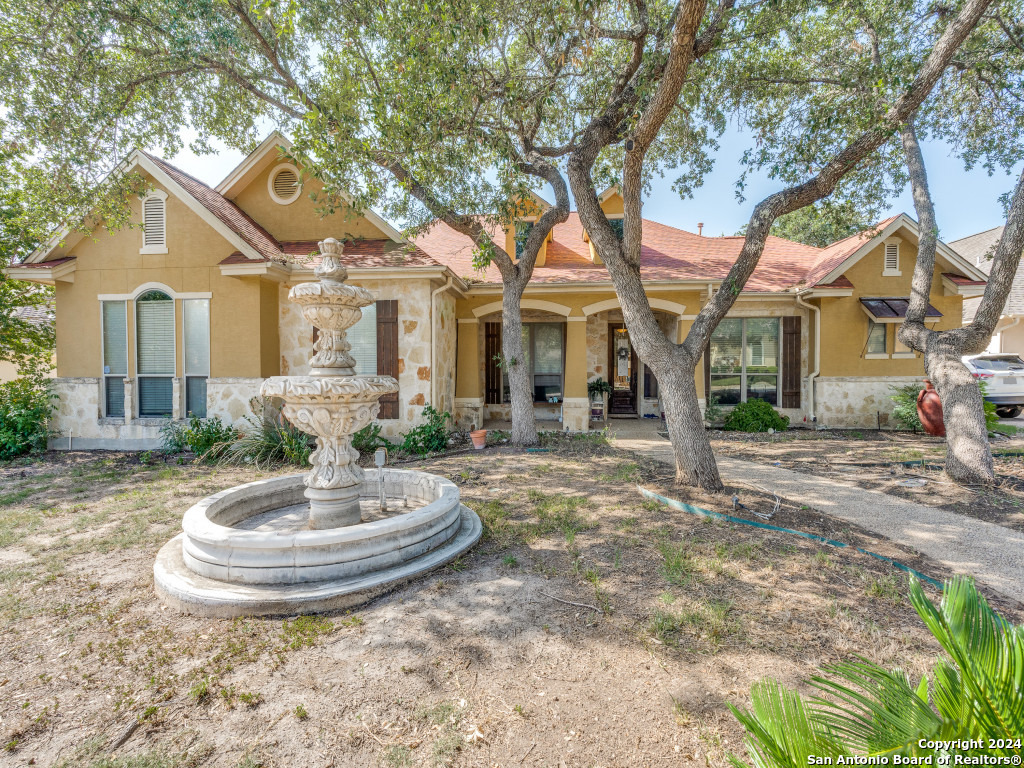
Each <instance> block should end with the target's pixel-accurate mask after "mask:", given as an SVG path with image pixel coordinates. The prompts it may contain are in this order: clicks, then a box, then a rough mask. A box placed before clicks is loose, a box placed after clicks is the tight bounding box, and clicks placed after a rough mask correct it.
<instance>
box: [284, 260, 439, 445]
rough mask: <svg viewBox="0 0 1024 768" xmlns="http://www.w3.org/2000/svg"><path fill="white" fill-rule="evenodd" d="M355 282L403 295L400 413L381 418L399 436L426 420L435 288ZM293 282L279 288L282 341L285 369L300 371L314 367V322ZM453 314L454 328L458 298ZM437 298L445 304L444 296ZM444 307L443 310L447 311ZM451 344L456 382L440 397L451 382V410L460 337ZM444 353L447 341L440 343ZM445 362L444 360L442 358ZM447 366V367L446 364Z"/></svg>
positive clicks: (385, 295) (386, 295)
mask: <svg viewBox="0 0 1024 768" xmlns="http://www.w3.org/2000/svg"><path fill="white" fill-rule="evenodd" d="M349 282H350V283H351V284H352V285H359V286H361V287H363V288H366V289H367V290H368V291H370V293H372V294H373V295H374V297H375V298H377V299H395V300H397V301H398V404H399V409H398V414H399V418H397V419H382V420H380V421H379V422H378V423H379V424H380V425H381V430H382V433H383V434H384V435H385V436H386V437H389V438H397V437H398V436H400V435H401V434H402V433H404V432H408V431H409V429H410V428H411V427H414V426H416V425H417V424H421V423H422V422H423V420H424V419H423V406H425V405H426V404H427V403H428V402H429V401H430V378H431V373H432V372H431V363H430V294H431V291H432V288H431V284H430V281H429V280H425V279H424V280H356V279H350V280H349ZM289 289H290V286H287V285H282V286H281V287H280V289H279V294H278V303H279V310H278V335H279V337H280V341H281V374H282V375H286V376H287V375H293V376H301V375H303V374H306V373H308V372H309V357H310V355H311V354H312V344H313V326H312V325H311V324H309V323H308V322H306V319H305V318H304V317H303V316H302V313H301V312H299V311H298V308H297V307H295V305H293V304H292V303H291V302H290V301H288V291H289ZM448 301H449V302H450V305H449V306H448V309H447V311H448V313H449V314H448V318H447V319H446V320H444V321H443V322H444V323H445V325H446V327H449V328H450V329H451V333H452V334H453V335H454V333H455V330H454V329H455V319H454V314H455V306H454V301H452V300H450V299H449V300H448ZM438 304H439V305H441V306H444V304H445V300H444V299H440V300H439V301H438ZM443 313H444V310H442V311H441V312H439V313H438V314H441V315H442V316H443ZM450 345H451V347H452V350H453V352H452V363H451V366H450V367H451V369H452V370H451V383H450V385H449V384H447V383H442V385H441V393H439V395H438V397H440V398H442V399H443V398H444V397H445V394H443V393H444V392H446V387H450V392H449V393H448V395H447V397H448V402H449V403H450V404H451V405H449V406H448V410H451V409H452V408H453V407H454V394H455V383H454V382H455V379H454V376H455V373H454V369H455V365H454V346H455V340H454V338H452V340H451V341H450ZM439 346H440V347H441V349H442V354H444V346H445V342H444V341H442V342H441V344H440V345H439ZM438 364H439V365H441V363H440V361H439V363H438ZM442 370H444V368H443V367H442Z"/></svg>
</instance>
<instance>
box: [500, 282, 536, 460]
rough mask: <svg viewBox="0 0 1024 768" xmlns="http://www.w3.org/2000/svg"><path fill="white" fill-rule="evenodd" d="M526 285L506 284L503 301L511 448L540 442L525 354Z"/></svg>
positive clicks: (502, 323)
mask: <svg viewBox="0 0 1024 768" xmlns="http://www.w3.org/2000/svg"><path fill="white" fill-rule="evenodd" d="M523 282H524V284H523V285H519V284H518V281H515V282H513V281H510V280H506V281H505V290H504V293H503V294H502V297H501V354H502V357H504V360H502V365H503V366H504V370H505V372H506V374H507V375H508V386H509V395H510V398H511V400H512V444H513V445H536V444H537V443H538V441H539V438H538V437H537V420H536V418H535V417H534V414H533V388H532V387H531V386H530V371H529V369H528V368H527V366H526V355H525V354H524V351H523V312H522V309H521V307H520V300H521V299H522V295H523V289H524V288H525V287H526V286H525V281H523Z"/></svg>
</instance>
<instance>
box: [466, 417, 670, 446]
mask: <svg viewBox="0 0 1024 768" xmlns="http://www.w3.org/2000/svg"><path fill="white" fill-rule="evenodd" d="M605 427H607V428H608V434H609V435H611V436H612V437H631V438H633V437H635V438H651V439H655V440H658V439H662V438H659V436H658V432H659V431H664V430H665V425H664V423H663V422H662V420H661V419H641V418H638V417H636V416H626V417H618V418H616V417H614V416H612V417H610V418H609V419H608V420H607V421H592V422H590V430H591V431H592V432H596V431H600V430H602V429H604V428H605ZM484 429H500V430H503V431H505V432H509V431H511V429H512V422H511V421H508V420H507V419H486V420H485V421H484ZM537 431H538V432H561V431H562V422H560V421H558V420H557V419H537Z"/></svg>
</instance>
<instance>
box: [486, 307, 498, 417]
mask: <svg viewBox="0 0 1024 768" xmlns="http://www.w3.org/2000/svg"><path fill="white" fill-rule="evenodd" d="M496 357H501V323H484V402H485V403H487V404H488V405H500V404H501V368H500V367H499V366H498V361H497V360H495V358H496Z"/></svg>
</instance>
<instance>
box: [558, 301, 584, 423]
mask: <svg viewBox="0 0 1024 768" xmlns="http://www.w3.org/2000/svg"><path fill="white" fill-rule="evenodd" d="M565 320H566V329H565V392H564V393H563V395H564V397H565V402H564V404H563V407H562V428H563V429H567V430H569V431H570V432H586V431H587V430H588V429H589V428H590V399H589V398H588V397H587V318H585V317H567V318H565Z"/></svg>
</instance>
